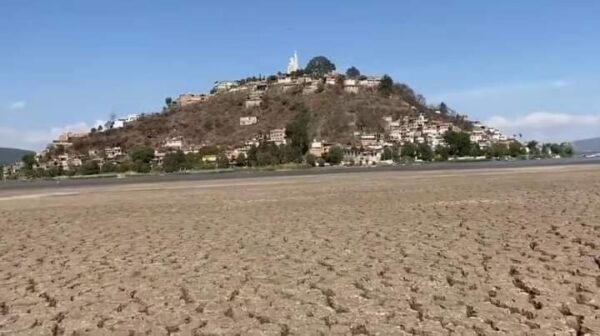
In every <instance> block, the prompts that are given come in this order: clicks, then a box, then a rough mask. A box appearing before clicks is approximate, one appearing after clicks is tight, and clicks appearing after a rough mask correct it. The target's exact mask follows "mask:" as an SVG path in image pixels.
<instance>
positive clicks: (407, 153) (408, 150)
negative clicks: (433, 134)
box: [401, 142, 417, 159]
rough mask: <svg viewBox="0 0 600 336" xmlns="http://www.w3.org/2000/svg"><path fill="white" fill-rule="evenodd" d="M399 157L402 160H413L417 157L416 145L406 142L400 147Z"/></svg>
mask: <svg viewBox="0 0 600 336" xmlns="http://www.w3.org/2000/svg"><path fill="white" fill-rule="evenodd" d="M401 156H402V158H403V159H414V158H415V156H417V145H415V144H414V143H412V142H407V143H405V144H404V145H403V146H402V151H401Z"/></svg>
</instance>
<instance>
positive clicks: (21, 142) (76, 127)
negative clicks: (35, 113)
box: [0, 121, 101, 150]
mask: <svg viewBox="0 0 600 336" xmlns="http://www.w3.org/2000/svg"><path fill="white" fill-rule="evenodd" d="M98 123H101V121H97V122H96V123H95V124H94V126H95V125H98ZM92 127H93V126H90V125H88V124H87V123H85V122H78V123H74V124H70V125H66V126H63V127H52V128H50V129H16V128H9V127H2V126H0V144H2V147H15V148H23V149H31V150H41V149H43V148H45V147H46V145H47V144H48V143H50V142H51V141H52V140H53V139H55V138H56V137H57V136H58V135H59V134H61V133H65V132H88V131H89V130H90V129H91V128H92Z"/></svg>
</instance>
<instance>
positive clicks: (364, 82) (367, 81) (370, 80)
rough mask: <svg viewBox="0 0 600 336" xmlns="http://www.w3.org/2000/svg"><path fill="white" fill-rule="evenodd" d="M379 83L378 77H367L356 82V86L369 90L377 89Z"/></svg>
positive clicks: (379, 78)
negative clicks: (368, 88)
mask: <svg viewBox="0 0 600 336" xmlns="http://www.w3.org/2000/svg"><path fill="white" fill-rule="evenodd" d="M379 83H381V77H380V76H367V77H366V78H365V77H363V78H362V79H361V80H359V81H358V85H360V86H362V87H370V88H374V87H378V86H379Z"/></svg>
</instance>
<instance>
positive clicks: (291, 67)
mask: <svg viewBox="0 0 600 336" xmlns="http://www.w3.org/2000/svg"><path fill="white" fill-rule="evenodd" d="M299 64H300V61H299V60H298V52H296V51H294V56H292V57H291V58H290V61H289V62H288V66H287V73H288V75H289V74H291V73H292V72H295V71H298V69H300V65H299Z"/></svg>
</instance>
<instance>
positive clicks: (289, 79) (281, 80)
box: [277, 76, 292, 84]
mask: <svg viewBox="0 0 600 336" xmlns="http://www.w3.org/2000/svg"><path fill="white" fill-rule="evenodd" d="M277 84H292V77H289V76H285V77H279V78H277Z"/></svg>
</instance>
